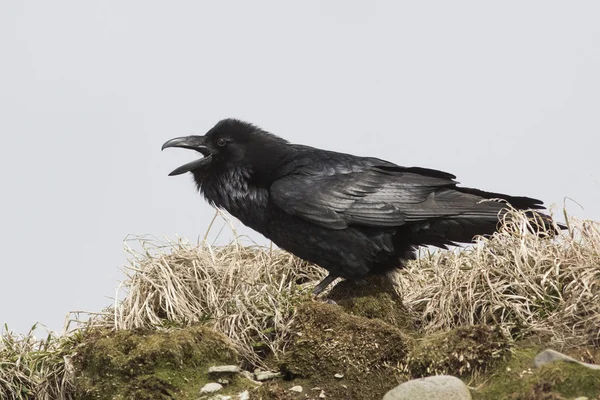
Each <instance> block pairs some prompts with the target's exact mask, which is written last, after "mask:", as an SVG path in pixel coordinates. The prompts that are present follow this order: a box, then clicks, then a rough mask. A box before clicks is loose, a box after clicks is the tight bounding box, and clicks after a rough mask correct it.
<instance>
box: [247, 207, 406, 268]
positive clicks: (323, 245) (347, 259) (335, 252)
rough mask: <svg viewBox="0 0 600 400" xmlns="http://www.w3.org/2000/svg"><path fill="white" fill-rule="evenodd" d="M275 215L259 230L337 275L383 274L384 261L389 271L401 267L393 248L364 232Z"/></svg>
mask: <svg viewBox="0 0 600 400" xmlns="http://www.w3.org/2000/svg"><path fill="white" fill-rule="evenodd" d="M275 214H276V215H271V216H270V217H271V218H269V219H268V223H267V224H266V229H265V230H264V231H263V232H261V231H260V230H258V229H257V230H258V231H259V232H261V233H262V234H263V235H265V236H266V237H267V238H269V239H271V240H272V241H273V242H274V243H275V244H276V245H277V246H279V247H281V248H282V249H285V250H287V251H289V252H290V253H292V254H294V255H296V256H297V257H300V258H302V259H304V260H306V261H309V262H312V263H314V264H316V265H318V266H320V267H322V268H325V269H327V270H328V271H329V272H331V273H332V274H333V275H335V276H339V277H342V278H348V279H359V278H363V277H365V276H366V275H369V274H371V273H376V272H380V271H381V270H382V268H380V267H381V266H382V262H384V263H385V262H387V263H389V262H391V264H390V266H389V267H388V268H387V269H389V268H393V267H395V266H397V264H399V263H398V262H397V258H396V257H394V255H393V254H392V253H393V252H394V251H393V249H388V250H389V252H387V253H386V251H385V250H384V249H383V248H382V246H381V245H379V244H378V243H376V241H375V240H374V239H373V238H372V237H369V235H367V234H365V233H364V232H362V231H360V230H357V229H353V228H348V229H343V230H332V229H327V228H324V227H321V226H319V225H315V224H313V223H310V222H308V221H305V220H303V219H301V218H297V217H294V216H291V215H289V214H286V213H275ZM255 229H256V228H255ZM383 253H386V254H383ZM382 255H383V256H384V257H382ZM392 259H393V260H392Z"/></svg>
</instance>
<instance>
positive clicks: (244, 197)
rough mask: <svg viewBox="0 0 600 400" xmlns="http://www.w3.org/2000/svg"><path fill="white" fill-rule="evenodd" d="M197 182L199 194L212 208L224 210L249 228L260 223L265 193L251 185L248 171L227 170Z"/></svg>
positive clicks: (239, 169) (236, 168)
mask: <svg viewBox="0 0 600 400" xmlns="http://www.w3.org/2000/svg"><path fill="white" fill-rule="evenodd" d="M197 183H198V187H199V189H200V191H201V193H202V194H203V195H204V197H205V198H206V200H207V201H208V202H209V203H210V204H211V205H213V206H214V207H217V208H221V209H224V210H226V211H227V212H229V213H230V214H231V215H233V216H234V217H236V218H237V219H239V220H240V221H242V223H244V224H245V225H248V226H250V227H253V226H255V225H257V224H261V223H264V221H263V219H264V218H266V213H265V210H264V208H266V206H267V204H268V202H269V191H268V188H265V187H259V186H257V185H255V184H254V183H253V181H252V169H251V168H249V167H235V168H228V169H227V170H224V171H220V172H217V173H210V174H207V175H206V176H205V177H204V179H202V181H201V182H197Z"/></svg>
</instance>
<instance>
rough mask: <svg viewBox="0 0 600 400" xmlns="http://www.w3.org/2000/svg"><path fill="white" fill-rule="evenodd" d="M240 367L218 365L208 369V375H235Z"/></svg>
mask: <svg viewBox="0 0 600 400" xmlns="http://www.w3.org/2000/svg"><path fill="white" fill-rule="evenodd" d="M240 370H241V369H240V367H238V366H237V365H219V366H214V367H210V368H209V369H208V373H209V374H237V373H239V372H240Z"/></svg>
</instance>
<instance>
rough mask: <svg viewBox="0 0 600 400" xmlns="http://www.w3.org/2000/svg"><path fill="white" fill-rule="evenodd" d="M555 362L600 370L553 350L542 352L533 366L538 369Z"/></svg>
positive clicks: (597, 367) (593, 365) (598, 367)
mask: <svg viewBox="0 0 600 400" xmlns="http://www.w3.org/2000/svg"><path fill="white" fill-rule="evenodd" d="M555 361H565V362H572V363H576V364H579V365H582V366H584V367H587V368H590V369H599V370H600V365H596V364H588V363H584V362H581V361H577V360H576V359H574V358H573V357H569V356H567V355H566V354H562V353H559V352H558V351H556V350H552V349H546V350H544V351H542V352H541V353H539V354H538V355H537V356H535V358H534V360H533V365H535V366H536V367H537V368H540V367H542V366H544V365H546V364H550V363H553V362H555Z"/></svg>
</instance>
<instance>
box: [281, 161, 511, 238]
mask: <svg viewBox="0 0 600 400" xmlns="http://www.w3.org/2000/svg"><path fill="white" fill-rule="evenodd" d="M348 157H350V156H348ZM348 157H342V156H341V155H339V156H338V157H332V158H329V159H324V158H323V157H315V158H313V159H312V162H310V163H309V162H303V163H301V165H299V166H297V167H296V168H291V169H290V171H289V173H287V174H286V175H285V176H282V177H280V178H279V179H277V180H276V181H275V182H274V183H273V184H272V186H271V188H270V194H271V198H272V199H273V201H274V203H275V204H276V205H277V206H278V207H280V208H281V209H283V210H284V211H285V212H287V213H289V214H292V215H296V216H298V217H301V218H304V219H306V220H309V221H311V222H314V223H316V224H319V225H321V226H324V227H327V228H330V229H344V228H346V227H347V226H349V225H364V226H378V227H386V226H387V227H390V226H399V225H403V224H406V223H408V222H416V221H423V220H427V219H430V218H438V217H448V216H459V215H468V216H470V217H477V216H478V215H479V214H482V215H481V216H485V217H487V218H489V217H490V216H497V213H498V211H499V209H500V207H499V205H498V203H495V205H493V206H492V207H486V206H483V207H482V206H481V205H480V204H479V201H480V200H482V198H481V197H479V196H475V195H471V194H465V193H461V192H459V191H457V190H455V189H453V188H454V187H455V185H456V183H457V182H456V181H454V176H453V175H451V174H447V173H445V172H441V171H435V170H428V169H423V168H406V167H400V166H397V165H395V164H391V163H388V162H386V161H382V160H378V159H372V158H359V157H353V158H348Z"/></svg>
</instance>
